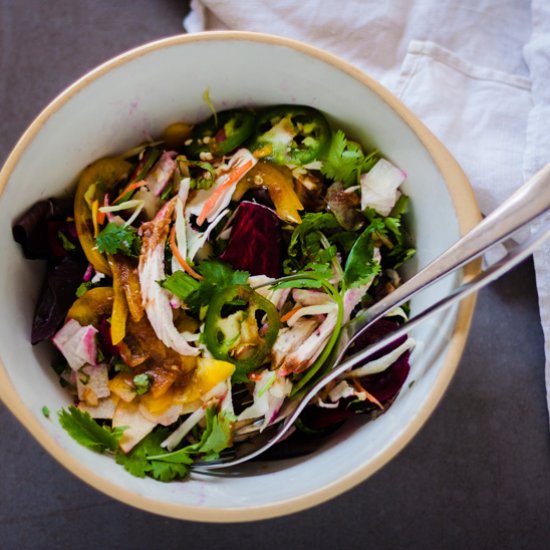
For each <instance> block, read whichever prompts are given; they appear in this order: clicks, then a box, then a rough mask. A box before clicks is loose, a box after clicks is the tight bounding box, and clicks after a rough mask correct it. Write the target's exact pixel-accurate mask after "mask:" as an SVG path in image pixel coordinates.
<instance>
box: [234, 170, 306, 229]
mask: <svg viewBox="0 0 550 550" xmlns="http://www.w3.org/2000/svg"><path fill="white" fill-rule="evenodd" d="M262 186H264V187H266V188H267V191H268V193H269V197H270V198H271V200H272V201H273V205H274V206H275V210H276V212H277V215H278V216H279V217H280V218H281V219H283V220H285V221H287V222H290V223H301V222H302V219H301V218H300V214H299V213H298V211H299V210H303V209H304V207H303V205H302V203H301V202H300V199H299V198H298V195H297V194H296V191H294V182H293V179H292V172H291V171H290V170H289V169H288V168H287V167H286V166H279V165H275V164H272V163H271V162H266V161H259V162H258V163H257V164H256V165H255V166H254V168H252V169H251V170H250V171H249V172H248V173H247V174H246V176H245V177H244V178H242V179H241V180H240V181H239V183H238V184H237V188H236V189H235V192H234V193H233V197H232V198H233V200H236V201H238V200H240V199H241V198H242V196H243V195H244V194H245V193H246V191H248V189H250V188H251V187H262Z"/></svg>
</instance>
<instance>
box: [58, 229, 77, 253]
mask: <svg viewBox="0 0 550 550" xmlns="http://www.w3.org/2000/svg"><path fill="white" fill-rule="evenodd" d="M57 236H58V238H59V240H60V241H61V244H62V246H63V248H64V249H65V250H66V251H67V252H70V251H71V250H74V249H75V248H76V246H75V245H74V244H73V243H72V242H71V241H69V239H68V238H67V237H66V236H65V234H64V233H63V232H61V231H58V232H57Z"/></svg>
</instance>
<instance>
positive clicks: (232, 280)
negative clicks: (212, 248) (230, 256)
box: [159, 260, 249, 311]
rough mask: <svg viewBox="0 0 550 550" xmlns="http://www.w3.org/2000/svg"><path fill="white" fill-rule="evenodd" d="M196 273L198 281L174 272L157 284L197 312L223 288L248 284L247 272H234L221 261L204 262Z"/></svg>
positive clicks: (184, 274) (181, 272) (185, 274)
mask: <svg viewBox="0 0 550 550" xmlns="http://www.w3.org/2000/svg"><path fill="white" fill-rule="evenodd" d="M197 271H198V272H199V273H200V274H201V275H202V277H203V278H202V279H201V280H200V281H197V280H196V279H193V277H191V276H190V275H188V274H187V273H184V272H183V271H176V273H173V274H172V275H170V276H169V277H167V278H166V279H165V280H164V281H160V282H159V283H160V285H161V286H162V287H163V288H165V289H166V290H169V291H170V292H171V293H172V294H174V295H175V296H177V297H178V298H179V299H180V300H182V302H184V303H185V304H186V305H187V306H188V307H189V308H190V309H191V310H192V311H198V310H199V309H200V308H201V307H202V306H207V305H208V304H209V303H210V300H211V298H212V296H213V295H214V294H215V293H216V292H218V291H220V290H223V289H224V288H228V287H230V286H234V285H247V284H248V277H249V273H248V272H247V271H236V270H234V269H233V268H232V267H231V266H230V265H229V264H227V263H225V262H222V261H221V260H205V261H204V262H202V263H201V264H200V265H199V266H198V267H197Z"/></svg>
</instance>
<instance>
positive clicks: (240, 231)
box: [13, 105, 414, 481]
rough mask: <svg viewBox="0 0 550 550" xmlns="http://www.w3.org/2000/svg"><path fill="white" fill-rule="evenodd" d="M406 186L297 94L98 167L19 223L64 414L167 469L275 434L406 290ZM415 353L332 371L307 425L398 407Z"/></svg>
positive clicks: (139, 464) (130, 461)
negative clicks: (40, 264)
mask: <svg viewBox="0 0 550 550" xmlns="http://www.w3.org/2000/svg"><path fill="white" fill-rule="evenodd" d="M405 178H406V175H405V173H404V172H403V171H402V170H400V169H399V168H398V167H396V166H395V165H393V164H392V163H391V162H390V161H389V160H387V159H385V158H384V157H383V156H382V155H381V153H380V152H378V151H376V150H372V151H367V150H365V149H364V148H363V147H362V146H361V145H360V144H359V143H358V142H356V141H353V140H351V139H350V137H349V136H348V135H346V134H345V133H344V131H342V130H340V129H336V130H334V129H333V128H331V126H330V124H329V122H328V121H327V119H326V117H325V115H324V114H323V113H321V112H320V111H318V110H316V109H314V108H312V107H307V106H297V105H280V106H274V107H267V108H263V109H258V110H253V109H248V108H238V109H231V110H227V111H222V112H218V113H216V112H215V111H214V112H213V114H212V116H211V117H210V118H208V119H207V120H205V121H203V122H201V123H199V124H197V125H194V126H192V125H189V124H186V123H184V122H177V123H174V124H171V125H170V126H168V127H167V128H166V129H165V131H164V134H163V136H162V138H161V139H160V140H159V141H156V142H148V143H146V144H143V145H139V146H137V147H136V148H135V149H132V150H131V151H127V152H126V153H124V154H121V155H117V156H112V157H107V158H101V159H99V160H96V161H95V162H93V163H92V164H90V165H89V166H87V167H86V168H85V169H84V170H83V171H82V173H81V174H80V176H79V177H78V183H77V186H76V191H75V193H74V199H71V200H67V199H56V198H53V199H49V200H46V201H41V202H39V203H37V204H35V205H34V206H33V207H31V208H30V209H29V210H28V211H27V212H26V213H25V214H23V215H22V216H21V217H20V218H19V220H17V221H16V223H15V224H14V228H13V232H14V237H15V239H16V240H17V241H18V242H19V243H20V244H21V245H22V246H23V250H24V252H25V255H26V256H27V257H28V258H31V259H34V258H42V259H47V261H48V269H47V273H46V279H45V282H44V286H43V289H42V292H41V294H40V297H39V300H38V303H37V306H36V312H35V317H34V320H33V327H32V335H31V340H32V343H33V344H36V343H38V342H41V341H43V340H50V341H51V342H53V344H54V345H55V348H56V350H57V358H56V360H55V362H54V368H55V369H56V372H57V373H58V374H59V377H60V381H61V383H62V384H63V385H64V386H66V388H67V390H68V391H69V392H70V393H71V395H72V396H73V398H74V406H70V407H68V408H66V409H63V410H62V411H60V412H59V414H58V419H59V422H60V424H61V426H63V428H65V429H66V430H67V431H68V432H69V434H71V436H73V437H74V438H75V439H76V440H77V441H79V442H80V443H82V444H83V445H86V446H87V447H89V448H90V449H93V450H95V451H98V452H107V453H111V454H113V455H114V456H115V457H116V461H117V462H118V463H120V464H121V465H122V466H124V467H125V468H126V469H127V470H128V471H129V472H130V473H131V474H134V475H136V476H140V477H144V476H150V477H153V478H155V479H158V480H161V481H170V480H174V479H183V478H185V477H186V476H187V475H188V473H189V470H190V465H191V464H192V463H193V462H194V461H195V460H212V459H215V458H217V457H218V456H219V455H220V453H222V452H226V451H227V449H230V448H231V447H232V446H233V445H236V444H239V442H240V441H243V440H245V439H246V438H247V437H254V436H255V435H256V434H257V433H258V431H262V430H263V429H265V428H267V427H268V426H269V425H270V424H271V423H273V422H275V421H276V420H277V418H278V415H279V413H280V411H281V407H282V406H283V405H284V403H285V402H286V401H287V400H289V399H293V398H295V397H299V395H300V393H301V392H303V391H305V390H307V389H308V387H310V386H311V385H312V384H313V383H314V382H315V381H316V380H318V379H319V377H320V376H322V374H323V373H324V372H326V369H327V368H328V367H327V366H328V365H330V361H331V357H332V354H333V352H334V351H335V349H336V347H337V344H338V340H339V338H340V335H341V332H342V328H343V327H344V326H345V325H346V323H347V322H349V320H350V319H351V318H353V317H354V316H355V315H356V314H357V312H358V311H359V310H360V309H362V308H365V307H368V306H369V304H372V303H373V302H375V301H377V300H379V299H380V298H381V297H383V296H385V295H386V294H387V293H389V292H391V291H392V290H393V289H394V288H396V287H397V286H398V285H399V284H400V276H399V274H398V272H397V269H398V268H399V266H400V265H401V264H402V263H403V262H405V261H406V260H407V259H409V258H410V257H411V256H412V255H413V254H414V249H413V248H411V246H410V245H409V240H408V237H407V234H406V231H405V229H404V226H403V215H404V214H405V212H406V210H407V206H408V200H409V199H408V197H407V196H406V195H405V194H403V192H402V191H401V189H400V186H401V184H402V183H403V181H404V180H405ZM403 318H406V311H405V310H404V309H401V308H400V309H399V310H396V311H395V312H394V313H393V314H392V316H391V317H388V318H385V319H383V320H382V321H380V322H378V323H377V324H376V325H375V326H374V327H373V329H372V330H371V331H370V332H369V333H368V334H367V335H366V337H365V341H364V342H362V343H361V345H363V344H367V343H369V342H371V341H375V340H377V339H378V338H380V337H381V336H383V335H384V334H385V333H387V332H389V331H391V330H392V329H393V327H394V326H395V324H396V323H400V322H402V319H403ZM411 347H412V341H410V340H401V341H399V342H397V343H395V344H393V345H392V346H391V347H390V348H388V349H386V350H384V351H383V352H380V353H379V354H378V356H376V357H373V358H370V359H369V360H368V361H367V362H366V363H365V364H364V365H362V366H360V367H359V368H358V369H356V370H354V371H351V372H348V373H347V374H345V375H343V376H342V377H341V378H340V379H339V380H337V381H335V382H333V383H331V384H330V385H329V386H328V387H326V388H325V389H324V390H323V391H322V392H321V393H320V394H319V395H318V396H317V397H316V398H315V399H314V401H312V403H311V405H310V406H308V407H307V409H306V411H305V412H304V413H303V415H302V417H301V418H300V420H299V422H297V423H296V425H295V429H296V433H302V434H306V435H308V436H309V435H310V434H312V433H313V434H316V433H322V432H323V431H325V430H327V429H332V428H333V427H334V426H337V425H339V424H340V423H341V422H342V421H344V420H345V419H346V418H347V417H349V416H355V415H357V414H365V415H366V418H372V417H375V416H377V415H378V414H380V413H381V412H383V411H384V410H386V409H387V407H388V406H389V405H390V404H391V403H392V401H393V400H394V398H395V397H396V395H397V393H398V392H399V390H400V388H401V387H402V385H403V383H404V381H405V379H406V377H407V374H408V372H409V364H408V356H409V353H410V348H411ZM48 416H49V411H48ZM290 440H292V437H291V438H290ZM285 444H286V442H285ZM280 445H282V444H280Z"/></svg>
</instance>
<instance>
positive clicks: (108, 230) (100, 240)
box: [96, 222, 141, 257]
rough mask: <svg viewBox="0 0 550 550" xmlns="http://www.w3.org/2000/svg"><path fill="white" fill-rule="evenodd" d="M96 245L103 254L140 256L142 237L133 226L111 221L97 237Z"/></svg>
mask: <svg viewBox="0 0 550 550" xmlns="http://www.w3.org/2000/svg"><path fill="white" fill-rule="evenodd" d="M96 246H97V249H98V250H99V252H101V253H102V254H124V255H125V256H133V257H137V256H139V252H140V248H141V239H140V237H139V235H138V234H137V231H136V230H135V229H134V228H133V227H131V226H127V227H125V226H124V225H117V224H116V223H113V222H109V223H108V224H107V225H106V226H105V227H104V229H103V230H102V231H101V232H100V233H99V235H98V236H97V237H96Z"/></svg>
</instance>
